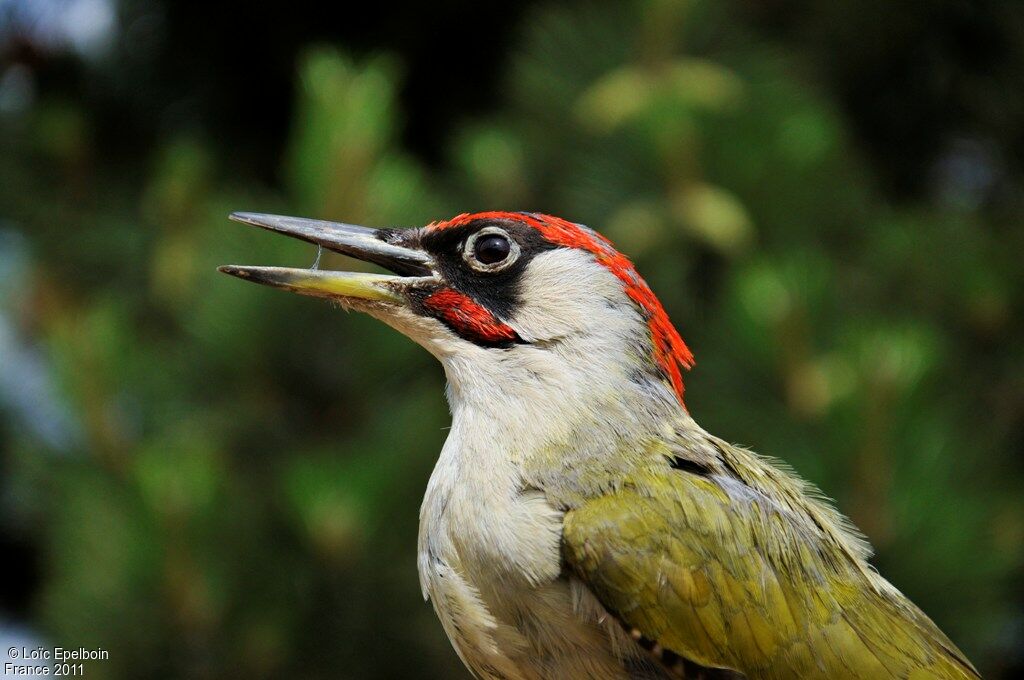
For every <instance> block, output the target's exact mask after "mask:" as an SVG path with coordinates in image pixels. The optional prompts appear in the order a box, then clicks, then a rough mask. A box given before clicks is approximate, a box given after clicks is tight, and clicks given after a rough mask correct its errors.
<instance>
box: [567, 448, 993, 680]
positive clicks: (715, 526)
mask: <svg viewBox="0 0 1024 680" xmlns="http://www.w3.org/2000/svg"><path fill="white" fill-rule="evenodd" d="M765 467H766V468H767V466H765ZM758 474H759V471H757V470H753V471H752V474H751V475H747V476H748V477H750V476H757V475H758ZM768 474H782V475H785V473H779V472H778V471H777V470H774V468H773V469H772V472H771V473H768ZM790 481H792V480H790ZM797 484H798V482H797ZM804 502H806V506H805V507H803V506H801V504H802V503H804ZM829 513H831V514H829ZM833 517H838V515H836V514H835V513H834V512H833V511H831V510H827V509H825V508H824V506H823V504H820V503H818V502H817V501H814V500H812V499H807V500H806V501H804V500H803V499H801V498H789V497H787V496H786V494H785V493H783V494H780V495H777V496H775V497H773V496H772V495H769V494H768V493H765V492H762V491H759V490H758V488H757V487H755V486H750V485H748V483H746V482H744V481H742V480H741V479H740V478H737V477H726V476H720V475H708V474H697V473H694V472H692V471H684V470H678V469H673V468H672V467H669V466H668V465H667V464H666V465H665V466H664V469H660V468H655V469H652V470H648V471H645V472H643V473H640V474H637V475H634V476H633V477H631V478H630V479H627V480H625V484H623V485H621V486H620V488H619V490H618V491H615V492H612V493H609V494H608V495H604V496H601V497H598V498H594V499H591V500H589V501H586V502H584V503H583V504H581V505H580V506H578V507H577V508H575V509H573V510H570V511H569V512H568V513H567V514H566V517H565V523H564V538H563V551H564V559H565V561H566V563H567V565H568V567H569V568H570V569H571V571H572V572H574V573H575V574H576V575H577V576H578V577H579V578H581V579H582V580H583V581H584V582H585V583H586V584H587V585H588V587H589V588H590V589H591V590H592V592H593V593H594V594H595V595H596V596H597V598H598V599H599V600H600V601H601V602H602V604H604V606H605V607H606V608H607V609H608V610H609V612H611V613H612V614H613V615H615V616H617V617H618V618H619V619H620V621H621V622H622V623H623V625H625V626H626V627H627V628H630V629H635V630H636V631H639V633H640V634H641V635H642V636H643V637H645V638H647V639H648V640H650V641H652V642H654V643H657V644H659V645H661V646H662V647H663V648H665V649H668V650H671V651H672V652H674V653H676V654H678V655H680V656H682V657H684V658H686V659H688V660H690V661H692V662H695V663H698V664H700V665H702V666H708V667H718V668H729V669H733V670H736V671H740V672H742V673H744V674H745V675H746V676H747V677H749V678H779V679H780V680H781V679H784V678H831V679H838V678H865V679H870V680H878V679H882V678H912V679H913V680H919V679H920V680H923V679H924V678H942V679H950V680H952V679H960V678H977V677H979V676H978V675H977V672H976V671H975V670H974V669H973V667H972V666H971V665H970V662H969V661H967V660H966V658H965V657H964V656H963V654H962V653H961V652H959V650H957V649H956V647H955V646H954V645H953V644H952V643H951V642H950V641H949V640H948V639H947V638H946V637H945V636H944V635H943V634H942V633H941V632H940V631H939V630H938V628H937V627H936V626H935V625H934V624H933V623H932V622H931V620H929V619H928V617H927V616H925V615H924V614H923V613H922V612H921V611H920V610H919V609H917V608H916V607H915V606H914V605H913V604H911V603H910V602H909V601H908V600H907V599H906V598H904V597H903V596H902V595H901V594H900V593H899V592H898V591H896V589H895V588H893V587H892V586H891V585H889V584H888V582H886V581H885V580H884V579H882V578H881V577H880V576H878V575H877V574H876V573H875V572H874V571H872V570H871V568H870V567H869V566H867V564H866V562H865V561H864V560H863V559H862V558H861V557H860V556H858V555H857V554H856V553H855V550H847V549H846V548H845V544H844V543H843V539H844V537H845V538H850V540H851V541H853V540H854V539H853V538H852V537H847V536H846V535H845V533H844V530H843V528H842V527H841V526H829V525H827V524H826V522H830V521H831V518H833ZM835 532H838V533H839V534H840V535H834V534H835Z"/></svg>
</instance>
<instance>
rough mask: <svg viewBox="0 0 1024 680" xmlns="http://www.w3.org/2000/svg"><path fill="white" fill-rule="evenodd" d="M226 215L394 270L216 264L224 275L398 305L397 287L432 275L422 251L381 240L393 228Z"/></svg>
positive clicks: (400, 297)
mask: <svg viewBox="0 0 1024 680" xmlns="http://www.w3.org/2000/svg"><path fill="white" fill-rule="evenodd" d="M231 219H232V220H235V221H236V222H242V223H245V224H251V225H254V226H257V227H262V228H264V229H269V230H270V231H276V232H279V233H281V234H285V235H287V236H294V237H295V238H299V239H302V240H303V241H308V242H309V243H313V244H315V245H318V246H323V247H324V248H326V249H328V250H332V251H334V252H336V253H342V254H344V255H349V256H351V257H354V258H357V259H360V260H364V261H366V262H372V263H374V264H377V265H380V266H382V267H384V268H385V269H388V270H390V271H392V272H394V273H395V274H396V275H395V276H393V275H388V274H370V273H364V272H334V271H322V270H319V269H292V268H288V267H252V266H239V265H224V266H223V267H220V268H219V270H220V271H222V272H224V273H225V274H230V275H232V276H237V277H238V278H241V279H247V280H249V281H255V282H256V283H262V284H265V285H268V286H274V287H275V288H284V289H285V290H290V291H293V292H296V293H302V294H303V295H314V296H317V297H327V298H338V299H341V300H342V301H343V302H344V301H350V302H359V301H364V302H372V303H396V304H401V303H404V302H405V301H406V298H405V296H404V295H403V294H402V293H403V290H404V289H405V288H406V287H407V286H408V285H409V284H410V283H413V282H416V281H422V280H423V279H425V278H432V276H433V270H432V269H431V259H430V256H429V255H427V254H426V253H424V252H423V251H422V250H418V249H415V248H408V247H406V246H403V245H397V244H395V243H391V242H388V241H387V240H385V238H386V237H388V236H389V235H393V234H394V233H395V232H393V231H385V230H381V229H370V228H368V227H357V226H354V225H351V224H342V223H340V222H326V221H324V220H308V219H303V218H301V217H284V216H282V215H260V214H256V213H232V214H231Z"/></svg>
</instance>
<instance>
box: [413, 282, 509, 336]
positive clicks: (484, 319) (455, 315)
mask: <svg viewBox="0 0 1024 680" xmlns="http://www.w3.org/2000/svg"><path fill="white" fill-rule="evenodd" d="M423 302H424V304H425V305H426V306H427V307H429V308H430V309H432V310H434V313H436V314H437V316H438V317H439V318H440V319H441V320H442V321H444V322H445V323H447V324H448V325H449V326H451V327H452V328H454V329H455V330H456V332H458V333H459V335H462V336H463V337H468V338H472V339H474V340H478V341H483V342H486V343H500V342H514V341H515V340H517V339H518V337H519V336H518V335H517V334H516V332H515V330H514V329H513V328H512V327H511V326H508V325H506V324H504V323H502V322H501V321H498V319H496V318H495V316H494V315H493V314H491V313H490V312H489V311H488V310H487V309H486V308H485V307H483V306H482V305H480V304H479V303H478V302H476V301H474V300H473V299H472V298H471V297H469V296H468V295H464V294H462V293H460V292H458V291H457V290H452V289H451V288H443V289H441V290H439V291H437V292H436V293H431V295H430V296H429V297H428V298H427V299H426V300H424V301H423Z"/></svg>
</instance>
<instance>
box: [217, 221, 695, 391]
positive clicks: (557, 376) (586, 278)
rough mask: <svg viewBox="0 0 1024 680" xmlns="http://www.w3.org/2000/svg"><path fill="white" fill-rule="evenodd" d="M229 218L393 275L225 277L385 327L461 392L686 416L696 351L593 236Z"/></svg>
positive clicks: (252, 273)
mask: <svg viewBox="0 0 1024 680" xmlns="http://www.w3.org/2000/svg"><path fill="white" fill-rule="evenodd" d="M231 218H232V219H234V220H236V221H238V222H243V223H246V224H251V225H254V226H258V227H262V228H265V229H269V230H271V231H276V232H279V233H282V234H285V235H288V236H292V237H296V238H299V239H302V240H305V241H308V242H310V243H313V244H316V245H318V246H321V247H323V248H326V249H328V250H331V251H335V252H338V253H342V254H345V255H348V256H351V257H355V258H358V259H360V260H364V261H367V262H371V263H374V264H377V265H379V266H381V267H384V268H385V269H387V270H389V271H390V272H391V273H390V274H374V273H365V272H338V271H323V270H318V269H291V268H283V267H256V266H236V265H228V266H224V267H221V268H220V271H222V272H224V273H226V274H231V275H232V276H237V277H239V278H242V279H246V280H249V281H254V282H257V283H262V284H265V285H269V286H273V287H277V288H283V289H286V290H290V291H293V292H296V293H301V294H305V295H313V296H318V297H323V298H328V299H330V300H334V301H337V302H338V303H340V304H341V305H342V306H344V307H346V308H351V309H355V310H359V311H362V312H366V313H368V314H370V315H371V316H374V317H376V318H378V319H380V320H382V321H384V322H385V323H387V324H389V325H391V326H393V327H394V328H396V329H398V330H399V331H400V332H402V333H404V334H406V335H407V336H409V337H410V338H412V339H413V340H415V341H416V342H418V343H419V344H421V345H423V346H424V347H425V348H426V349H427V350H429V351H430V352H431V353H432V354H434V355H435V356H436V357H437V358H438V359H440V360H441V362H442V363H443V364H444V366H445V369H446V372H447V375H448V379H449V385H450V390H451V391H452V392H454V393H456V394H455V396H458V394H459V393H460V392H464V391H473V390H477V391H483V392H486V393H487V394H488V395H489V396H490V398H491V401H492V402H493V401H494V399H493V395H495V394H507V395H511V394H516V393H520V394H523V395H524V396H525V398H527V399H532V400H534V401H536V400H545V399H551V398H552V397H553V395H554V394H558V395H560V396H561V397H563V398H569V399H573V398H578V397H580V395H588V394H589V395H593V394H594V393H598V394H601V393H606V394H610V393H612V392H615V393H619V392H621V391H622V390H623V389H624V386H627V385H628V386H630V389H631V390H633V391H637V392H638V393H640V394H643V395H644V398H649V399H651V400H655V401H659V402H670V403H672V404H673V405H674V407H675V408H680V407H682V403H683V401H682V400H683V380H682V371H683V370H685V369H688V368H689V367H690V366H692V364H693V356H692V354H691V353H690V351H689V349H688V348H687V347H686V345H685V343H684V342H683V340H682V338H681V337H680V336H679V333H678V332H677V331H676V329H675V328H674V327H673V326H672V324H671V322H670V321H669V319H668V316H667V315H666V313H665V310H664V308H663V307H662V305H661V303H660V302H659V301H658V299H657V298H656V297H655V295H654V293H653V292H652V291H651V289H650V288H649V287H648V285H647V284H646V283H645V282H644V280H643V279H642V278H641V277H640V275H639V274H638V273H637V271H636V269H635V268H634V267H633V264H632V263H631V262H630V261H629V259H628V258H627V257H626V256H624V255H622V254H621V253H619V252H618V251H617V250H616V249H615V248H614V247H613V246H612V244H611V242H610V241H608V240H607V239H606V238H604V237H603V236H601V235H600V234H598V233H597V232H596V231H594V230H592V229H590V228H588V227H585V226H582V225H579V224H575V223H572V222H568V221H566V220H563V219H560V218H557V217H552V216H549V215H541V214H536V213H522V212H484V213H475V214H463V215H459V216H457V217H455V218H453V219H450V220H447V221H443V222H435V223H432V224H429V225H427V226H425V227H422V228H416V229H371V228H367V227H359V226H353V225H348V224H341V223H336V222H326V221H321V220H309V219H301V218H295V217H282V216H276V215H260V214H252V213H235V214H233V215H232V216H231ZM506 401H507V400H506ZM499 402H500V400H499Z"/></svg>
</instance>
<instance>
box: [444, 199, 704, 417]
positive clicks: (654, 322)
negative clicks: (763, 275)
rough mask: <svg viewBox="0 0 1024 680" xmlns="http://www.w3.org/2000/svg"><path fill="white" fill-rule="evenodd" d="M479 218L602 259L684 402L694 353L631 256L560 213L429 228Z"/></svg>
mask: <svg viewBox="0 0 1024 680" xmlns="http://www.w3.org/2000/svg"><path fill="white" fill-rule="evenodd" d="M476 220H513V221H517V222H522V223H524V224H528V225H530V226H531V227H533V228H534V229H536V230H537V231H539V232H540V233H541V235H542V236H544V238H545V239H547V240H548V241H549V242H551V243H554V244H556V245H560V246H563V247H566V248H578V249H581V250H586V251H587V252H589V253H592V254H593V255H594V257H595V258H596V259H597V261H598V263H600V264H602V265H604V266H605V267H607V268H608V270H609V271H610V272H611V273H612V274H614V275H615V276H616V277H617V278H618V279H619V280H620V281H622V283H623V285H624V286H625V287H626V294H627V295H628V296H629V298H630V299H631V300H632V301H633V302H635V303H636V304H637V305H638V306H639V307H640V309H642V310H643V312H644V316H645V317H646V318H647V325H648V326H649V327H650V329H651V340H652V342H653V344H654V360H655V361H656V362H657V363H658V365H659V366H660V367H661V368H662V370H663V371H665V375H666V376H667V377H668V379H669V381H670V382H671V383H672V387H673V389H674V390H675V392H676V395H678V397H679V403H683V373H682V372H683V369H690V368H693V364H694V360H693V353H692V352H690V348H689V347H687V346H686V343H685V342H683V338H682V337H681V336H680V335H679V331H677V330H676V328H675V326H673V325H672V322H671V321H669V318H668V314H667V313H666V312H665V308H664V307H662V306H661V302H659V301H658V298H657V297H655V295H654V291H652V290H651V288H650V286H648V285H647V283H646V282H645V281H644V280H643V278H641V276H640V274H639V273H637V271H636V267H634V266H633V263H632V262H630V260H629V258H628V257H626V256H625V255H623V254H622V253H620V252H619V251H617V250H616V249H615V246H613V245H612V242H611V241H609V240H608V239H607V238H605V237H604V236H602V235H601V234H598V233H597V232H596V231H594V230H593V229H588V228H587V227H584V226H582V225H579V224H575V223H573V222H569V221H567V220H563V219H562V218H560V217H553V216H551V215H541V214H538V213H518V212H481V213H463V214H462V215H459V216H457V217H453V218H452V219H450V220H448V221H446V222H435V223H434V224H431V225H430V226H429V227H428V228H429V229H448V228H451V227H458V226H462V225H465V224H469V223H470V222H475V221H476Z"/></svg>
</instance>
